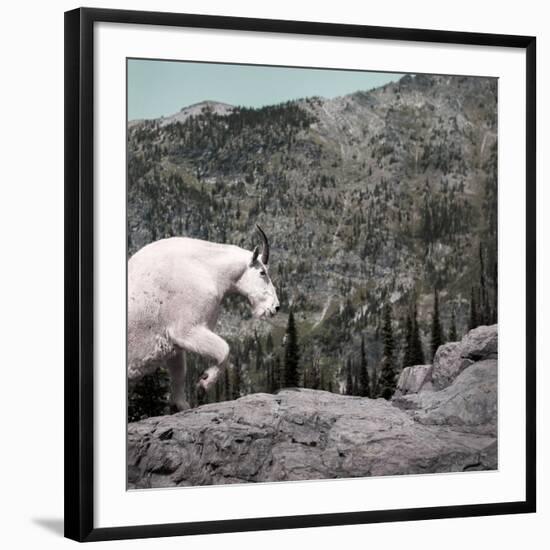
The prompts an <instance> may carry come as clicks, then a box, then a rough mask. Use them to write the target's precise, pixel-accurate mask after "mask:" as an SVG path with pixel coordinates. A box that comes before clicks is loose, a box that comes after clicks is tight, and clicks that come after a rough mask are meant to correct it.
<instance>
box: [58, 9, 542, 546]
mask: <svg viewBox="0 0 550 550" xmlns="http://www.w3.org/2000/svg"><path fill="white" fill-rule="evenodd" d="M535 44H536V42H535V38H534V37H526V36H503V35H492V34H474V33H461V32H447V31H439V30H419V29H401V28H381V27H369V26H356V25H341V24H329V23H315V22H305V21H282V20H260V19H247V18H234V17H218V16H203V15H188V14H174V13H154V12H137V11H135V12H133V11H117V10H103V9H88V8H82V9H78V10H74V11H70V12H67V13H66V14H65V190H66V191H65V192H66V195H65V196H66V209H65V212H66V214H65V216H66V218H65V219H66V233H65V237H66V252H65V262H66V276H65V289H66V290H65V296H66V324H65V342H66V343H65V346H66V347H65V433H66V440H65V472H66V474H65V534H66V536H67V537H69V538H71V539H75V540H78V541H98V540H107V539H123V538H138V537H159V536H172V535H187V534H201V533H221V532H234V531H244V530H265V529H288V528H296V527H313V526H327V525H344V524H353V523H370V522H384V521H409V520H420V519H432V518H449V517H466V516H482V515H493V514H512V513H527V512H534V511H535V507H536V495H535V469H536V468H535V444H536V443H535V433H536V430H535V422H536V418H535V410H536V409H535V322H536V312H535V303H536V300H535V298H536V297H535V158H536V157H535V145H536V143H535V135H536V133H535V55H536V54H535V47H536V46H535Z"/></svg>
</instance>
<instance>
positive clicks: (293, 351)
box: [284, 308, 300, 388]
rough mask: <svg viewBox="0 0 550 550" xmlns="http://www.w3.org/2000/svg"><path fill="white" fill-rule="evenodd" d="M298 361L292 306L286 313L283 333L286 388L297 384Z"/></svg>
mask: <svg viewBox="0 0 550 550" xmlns="http://www.w3.org/2000/svg"><path fill="white" fill-rule="evenodd" d="M299 363H300V351H299V349H298V333H297V331H296V323H295V321H294V312H293V310H292V308H291V309H290V312H289V314H288V324H287V327H286V334H285V370H284V373H285V377H284V385H285V387H287V388H289V387H290V388H292V387H296V386H298V366H299Z"/></svg>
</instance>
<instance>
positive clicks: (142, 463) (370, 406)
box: [128, 325, 497, 488]
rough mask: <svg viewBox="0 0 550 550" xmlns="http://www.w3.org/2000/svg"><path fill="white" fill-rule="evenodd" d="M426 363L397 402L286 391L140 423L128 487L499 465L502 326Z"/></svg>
mask: <svg viewBox="0 0 550 550" xmlns="http://www.w3.org/2000/svg"><path fill="white" fill-rule="evenodd" d="M444 348H446V350H445V349H444ZM440 352H441V353H440ZM443 352H445V353H443ZM419 367H420V366H419ZM419 367H408V369H411V370H409V371H408V370H407V369H404V371H403V372H402V373H401V376H400V380H399V385H398V388H399V389H398V391H397V392H396V395H395V396H394V399H392V400H391V401H386V400H384V399H369V398H361V397H348V396H342V395H337V394H333V393H328V392H323V391H317V390H309V389H288V390H282V391H280V392H279V393H277V394H276V395H271V394H263V393H259V394H253V395H248V396H246V397H242V398H240V399H237V400H235V401H227V402H222V403H216V404H212V405H204V406H202V407H199V408H196V409H191V410H188V411H184V412H180V413H177V414H174V415H171V416H163V417H156V418H149V419H146V420H142V421H140V422H135V423H131V424H129V426H128V484H129V487H130V488H149V487H174V486H185V485H211V484H225V483H243V482H265V481H284V480H304V479H326V478H344V477H364V476H382V475H400V474H420V473H435V472H458V471H465V470H491V469H496V468H497V327H496V325H495V326H492V327H478V328H477V329H475V330H473V331H470V332H469V333H468V334H467V335H466V336H465V338H464V339H463V340H462V341H461V342H455V343H452V344H446V346H442V347H441V348H440V349H439V350H438V353H437V354H436V357H435V360H434V364H433V365H422V366H421V367H422V368H421V369H420V368H419ZM415 371H417V372H416V373H415ZM420 371H422V372H421V375H420V374H418V373H419V372H420ZM417 375H418V376H417ZM420 379H421V380H420Z"/></svg>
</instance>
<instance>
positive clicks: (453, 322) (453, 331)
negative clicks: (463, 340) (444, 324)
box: [449, 308, 458, 342]
mask: <svg viewBox="0 0 550 550" xmlns="http://www.w3.org/2000/svg"><path fill="white" fill-rule="evenodd" d="M457 340H458V333H457V331H456V316H455V310H454V308H453V311H452V313H451V326H450V328H449V341H450V342H456V341H457Z"/></svg>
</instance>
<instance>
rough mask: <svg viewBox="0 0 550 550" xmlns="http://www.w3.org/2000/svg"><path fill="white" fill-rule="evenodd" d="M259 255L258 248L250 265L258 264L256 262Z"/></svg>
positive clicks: (253, 253)
mask: <svg viewBox="0 0 550 550" xmlns="http://www.w3.org/2000/svg"><path fill="white" fill-rule="evenodd" d="M259 255H260V247H259V246H257V247H256V248H255V249H254V252H252V260H251V261H250V265H254V264H255V263H256V260H257V259H258V256H259Z"/></svg>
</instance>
